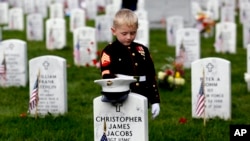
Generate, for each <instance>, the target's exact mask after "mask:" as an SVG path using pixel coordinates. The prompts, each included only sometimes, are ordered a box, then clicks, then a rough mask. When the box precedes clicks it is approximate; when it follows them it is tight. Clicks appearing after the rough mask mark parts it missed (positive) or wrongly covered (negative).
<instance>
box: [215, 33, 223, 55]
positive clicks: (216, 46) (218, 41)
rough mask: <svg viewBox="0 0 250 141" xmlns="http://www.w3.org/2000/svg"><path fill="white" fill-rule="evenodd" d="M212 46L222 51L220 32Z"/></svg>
mask: <svg viewBox="0 0 250 141" xmlns="http://www.w3.org/2000/svg"><path fill="white" fill-rule="evenodd" d="M214 47H215V48H217V49H218V50H220V51H222V47H223V35H222V33H220V35H219V37H218V38H217V40H216V42H215V44H214Z"/></svg>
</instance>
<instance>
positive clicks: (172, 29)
mask: <svg viewBox="0 0 250 141" xmlns="http://www.w3.org/2000/svg"><path fill="white" fill-rule="evenodd" d="M174 37H175V35H174V26H171V27H170V29H169V34H168V42H169V44H174V40H175V38H174Z"/></svg>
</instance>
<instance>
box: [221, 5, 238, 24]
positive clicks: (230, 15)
mask: <svg viewBox="0 0 250 141" xmlns="http://www.w3.org/2000/svg"><path fill="white" fill-rule="evenodd" d="M234 10H235V9H234V7H232V6H223V7H221V12H220V13H221V19H220V22H233V23H234V22H235V12H234Z"/></svg>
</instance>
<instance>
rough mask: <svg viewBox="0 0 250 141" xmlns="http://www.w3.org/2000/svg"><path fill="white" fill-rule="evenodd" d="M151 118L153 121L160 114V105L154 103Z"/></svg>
mask: <svg viewBox="0 0 250 141" xmlns="http://www.w3.org/2000/svg"><path fill="white" fill-rule="evenodd" d="M151 112H152V118H153V119H155V118H156V117H157V116H158V115H159V114H160V104H159V103H154V104H152V110H151Z"/></svg>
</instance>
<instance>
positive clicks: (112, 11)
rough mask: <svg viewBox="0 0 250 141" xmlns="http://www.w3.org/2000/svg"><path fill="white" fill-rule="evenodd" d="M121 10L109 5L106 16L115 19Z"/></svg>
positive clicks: (106, 8) (106, 7)
mask: <svg viewBox="0 0 250 141" xmlns="http://www.w3.org/2000/svg"><path fill="white" fill-rule="evenodd" d="M119 9H120V8H118V7H116V5H114V4H107V5H106V6H105V15H108V16H110V17H112V18H113V17H114V16H115V14H116V12H117V11H118V10H119Z"/></svg>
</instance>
